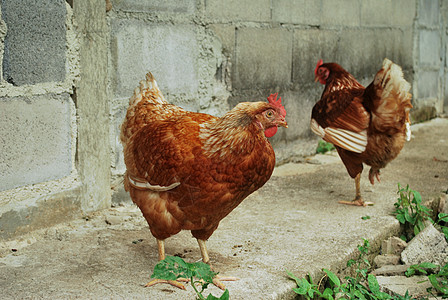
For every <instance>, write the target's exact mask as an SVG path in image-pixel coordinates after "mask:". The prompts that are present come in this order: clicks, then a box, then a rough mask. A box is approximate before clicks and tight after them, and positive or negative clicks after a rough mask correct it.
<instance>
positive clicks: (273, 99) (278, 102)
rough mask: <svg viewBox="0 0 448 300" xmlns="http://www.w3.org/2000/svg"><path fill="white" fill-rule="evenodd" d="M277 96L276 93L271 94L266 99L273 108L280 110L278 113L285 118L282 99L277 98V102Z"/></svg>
mask: <svg viewBox="0 0 448 300" xmlns="http://www.w3.org/2000/svg"><path fill="white" fill-rule="evenodd" d="M277 96H278V93H275V94H271V95H270V96H269V97H268V101H269V103H271V104H272V105H274V106H275V107H278V108H279V109H280V112H281V114H282V116H283V117H285V116H286V109H285V108H284V107H283V105H282V98H281V97H279V98H278V100H277Z"/></svg>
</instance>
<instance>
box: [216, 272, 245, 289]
mask: <svg viewBox="0 0 448 300" xmlns="http://www.w3.org/2000/svg"><path fill="white" fill-rule="evenodd" d="M237 280H240V279H239V278H237V277H232V276H226V277H221V276H218V275H216V276H215V277H213V284H214V285H215V286H216V287H218V288H220V289H221V290H225V289H226V286H225V285H224V284H223V283H222V282H221V281H237Z"/></svg>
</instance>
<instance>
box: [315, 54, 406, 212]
mask: <svg viewBox="0 0 448 300" xmlns="http://www.w3.org/2000/svg"><path fill="white" fill-rule="evenodd" d="M314 73H315V79H316V81H317V80H319V82H320V83H322V84H325V89H324V91H323V93H322V97H321V99H320V100H319V101H318V102H317V103H316V104H315V105H314V107H313V111H312V116H311V130H312V131H313V132H314V133H315V134H317V135H318V136H320V137H321V138H322V139H324V140H325V141H327V142H330V143H332V144H334V146H335V147H336V149H337V151H338V154H339V156H340V157H341V160H342V162H343V163H344V165H345V167H346V168H347V171H348V173H349V175H350V176H351V177H352V178H354V179H355V186H356V196H355V199H354V200H353V201H340V203H343V204H352V205H362V206H365V205H366V204H368V203H366V202H364V201H363V199H362V197H361V190H360V178H361V172H362V170H363V163H365V164H367V165H369V166H371V168H370V172H369V180H370V183H371V184H374V180H375V178H376V179H377V180H378V181H379V180H380V177H379V175H380V169H382V168H384V167H385V166H386V165H387V164H388V163H389V162H390V161H391V160H393V159H394V158H395V157H397V155H398V154H399V153H400V151H401V149H402V148H403V146H404V143H405V141H406V140H408V141H409V140H410V138H411V131H410V120H409V111H410V109H411V108H412V104H411V97H412V95H411V94H410V93H409V90H410V88H411V86H410V84H409V83H408V82H407V81H406V80H404V78H403V72H402V70H401V68H400V67H399V66H398V65H396V64H394V63H392V62H391V61H390V60H388V59H384V61H383V66H382V68H381V70H379V71H378V73H377V74H376V75H375V78H374V80H373V82H372V83H370V85H369V86H368V87H367V88H364V87H363V86H362V85H361V84H360V83H359V82H358V81H356V79H355V78H354V77H353V76H352V75H351V74H350V73H348V72H347V71H346V70H344V69H343V68H342V67H341V66H340V65H338V64H336V63H325V64H324V63H323V62H322V60H320V61H319V62H318V64H317V66H316V69H315V71H314Z"/></svg>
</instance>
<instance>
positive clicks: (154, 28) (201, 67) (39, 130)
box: [0, 0, 448, 238]
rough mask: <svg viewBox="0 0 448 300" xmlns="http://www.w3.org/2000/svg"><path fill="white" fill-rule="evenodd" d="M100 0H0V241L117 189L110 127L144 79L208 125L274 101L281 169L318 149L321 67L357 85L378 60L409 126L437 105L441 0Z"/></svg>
mask: <svg viewBox="0 0 448 300" xmlns="http://www.w3.org/2000/svg"><path fill="white" fill-rule="evenodd" d="M111 3H112V9H110V10H109V11H108V12H107V13H106V0H83V1H73V0H66V1H64V0H42V1H26V0H3V1H1V11H2V15H1V18H0V67H1V68H0V69H1V71H2V72H0V238H12V237H14V236H17V235H19V234H22V233H25V232H28V231H29V230H33V229H36V228H42V227H45V226H49V225H52V224H54V223H57V222H60V221H63V220H66V219H68V218H72V217H75V216H79V215H81V214H85V213H88V212H90V211H94V210H97V209H101V208H104V207H108V206H110V204H111V194H112V193H111V186H112V187H113V188H115V190H119V191H121V192H123V190H122V189H120V188H119V187H121V182H120V176H121V175H122V173H123V171H124V164H123V159H122V149H121V145H120V143H119V138H118V136H119V125H120V124H121V122H122V120H123V117H124V114H125V111H126V107H127V104H128V99H129V97H130V95H131V94H132V91H133V89H134V88H135V87H136V86H137V85H138V82H139V81H140V80H141V79H143V78H144V75H145V73H146V72H147V71H151V72H153V74H154V75H155V76H156V78H157V81H158V83H159V85H160V87H161V89H162V91H163V92H164V94H165V96H166V98H167V99H168V101H170V102H172V103H174V104H178V105H180V106H182V107H184V108H186V109H189V110H192V111H200V112H205V113H210V114H213V115H217V116H220V115H222V114H224V113H225V112H226V111H227V110H229V109H231V108H232V107H233V106H234V105H235V104H236V103H238V102H240V101H259V100H263V99H265V98H266V97H267V96H268V95H269V94H270V93H274V92H278V93H279V94H280V95H281V96H282V98H283V101H284V103H285V106H286V109H287V111H288V115H287V120H288V124H289V128H288V129H286V130H285V129H280V131H279V133H278V134H277V135H276V136H275V137H274V138H273V139H272V142H273V144H274V147H275V150H276V153H277V159H278V161H279V162H285V161H288V160H293V159H295V158H297V157H300V156H302V155H306V154H311V153H313V152H314V151H315V145H316V141H317V138H316V137H315V136H313V135H312V134H311V133H310V130H309V117H310V112H311V108H312V106H313V105H314V103H315V102H316V101H317V100H318V99H319V97H320V94H321V92H322V89H323V87H322V86H321V85H319V84H317V83H314V82H313V79H314V77H313V70H314V67H315V65H316V62H317V61H318V59H323V60H324V61H335V62H338V63H340V64H341V65H342V66H344V67H345V68H346V69H347V70H348V71H350V72H351V73H352V74H353V75H355V76H356V77H357V78H358V79H359V80H360V81H361V82H362V83H364V84H367V83H369V81H370V80H372V78H373V76H374V74H375V73H376V71H377V70H378V69H379V67H380V66H381V62H382V60H383V58H384V57H388V58H390V59H392V60H393V61H395V62H396V63H398V64H400V65H401V66H402V67H403V69H404V71H405V77H406V79H407V80H408V81H410V82H411V83H412V86H413V94H414V100H413V101H414V102H413V104H414V106H415V108H416V109H415V110H414V118H415V119H417V120H420V119H427V118H430V117H434V116H436V115H438V114H441V113H442V112H443V110H444V106H445V107H446V106H448V100H447V99H448V84H447V82H448V75H447V74H448V72H447V71H448V64H447V59H446V57H447V55H448V49H447V47H446V42H447V32H448V0H376V1H369V0H247V1H235V0H224V1H223V0H165V1H159V0H111ZM18 12H20V13H18ZM111 175H112V177H111ZM111 178H112V180H111ZM125 197H126V196H125V195H124V194H123V193H118V194H117V193H115V197H114V198H115V199H117V201H121V199H124V198H125Z"/></svg>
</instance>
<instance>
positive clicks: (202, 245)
mask: <svg viewBox="0 0 448 300" xmlns="http://www.w3.org/2000/svg"><path fill="white" fill-rule="evenodd" d="M197 241H198V244H199V249H200V250H201V256H202V261H203V262H204V263H206V264H208V265H210V269H211V270H212V271H213V267H212V265H211V263H210V257H209V256H208V251H207V247H206V246H205V241H204V240H200V239H197ZM221 280H222V281H235V280H238V278H236V277H221V276H218V275H216V276H215V277H214V278H213V284H214V285H216V286H217V287H219V288H220V289H222V290H225V289H226V286H225V285H224V284H223V283H222V282H221Z"/></svg>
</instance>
